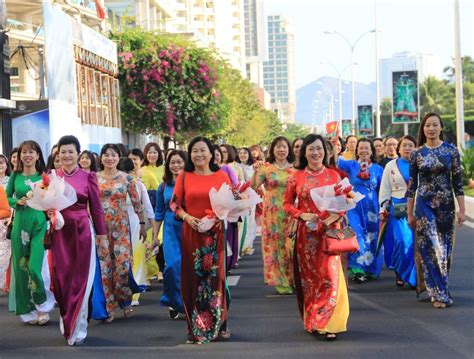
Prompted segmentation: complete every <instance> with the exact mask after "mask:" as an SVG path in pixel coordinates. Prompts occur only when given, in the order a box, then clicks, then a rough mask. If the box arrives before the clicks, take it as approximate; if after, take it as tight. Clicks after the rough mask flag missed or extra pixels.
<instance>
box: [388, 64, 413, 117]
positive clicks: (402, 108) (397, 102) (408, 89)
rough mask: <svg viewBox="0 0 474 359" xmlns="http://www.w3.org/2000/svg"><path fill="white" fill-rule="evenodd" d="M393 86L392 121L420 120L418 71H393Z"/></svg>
mask: <svg viewBox="0 0 474 359" xmlns="http://www.w3.org/2000/svg"><path fill="white" fill-rule="evenodd" d="M392 86H393V87H392V89H393V96H392V98H393V103H392V123H415V122H420V114H419V111H418V104H419V102H420V101H419V89H418V72H417V71H398V72H393V73H392Z"/></svg>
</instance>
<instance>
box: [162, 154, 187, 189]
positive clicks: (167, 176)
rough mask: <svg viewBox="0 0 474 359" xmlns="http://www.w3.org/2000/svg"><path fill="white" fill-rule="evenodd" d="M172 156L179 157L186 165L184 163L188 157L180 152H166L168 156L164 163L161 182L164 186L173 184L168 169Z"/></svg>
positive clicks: (171, 175)
mask: <svg viewBox="0 0 474 359" xmlns="http://www.w3.org/2000/svg"><path fill="white" fill-rule="evenodd" d="M174 155H178V156H179V157H181V159H182V160H183V161H184V163H186V161H187V160H188V156H187V154H186V152H184V151H181V150H169V151H168V154H167V156H166V161H165V173H164V174H163V182H164V183H166V184H171V183H173V174H172V173H171V169H170V161H171V157H173V156H174Z"/></svg>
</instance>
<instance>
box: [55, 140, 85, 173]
mask: <svg viewBox="0 0 474 359" xmlns="http://www.w3.org/2000/svg"><path fill="white" fill-rule="evenodd" d="M78 157H79V153H77V149H76V146H74V145H73V144H72V143H71V144H69V145H62V146H61V148H60V149H59V154H58V155H56V158H55V159H54V168H55V169H58V167H57V164H56V162H57V161H58V162H59V167H61V165H62V166H64V167H66V168H72V167H76V166H77V159H78ZM89 167H90V164H89Z"/></svg>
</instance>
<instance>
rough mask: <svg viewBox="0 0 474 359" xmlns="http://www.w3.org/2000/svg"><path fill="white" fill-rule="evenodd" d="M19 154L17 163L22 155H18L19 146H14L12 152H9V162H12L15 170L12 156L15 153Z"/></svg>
mask: <svg viewBox="0 0 474 359" xmlns="http://www.w3.org/2000/svg"><path fill="white" fill-rule="evenodd" d="M15 153H16V154H17V163H18V161H19V160H20V157H19V156H18V147H13V148H12V150H11V151H10V153H9V154H8V163H9V164H10V167H11V169H12V171H13V163H12V157H13V155H14V154H15Z"/></svg>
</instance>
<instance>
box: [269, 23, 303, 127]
mask: <svg viewBox="0 0 474 359" xmlns="http://www.w3.org/2000/svg"><path fill="white" fill-rule="evenodd" d="M267 21H268V61H265V62H264V63H263V83H264V87H265V90H267V91H268V92H269V93H270V95H271V97H272V100H271V101H272V110H273V111H275V112H276V113H278V114H279V117H280V119H281V120H282V122H283V123H294V122H295V113H296V89H295V71H294V68H295V64H294V34H293V32H292V29H291V24H290V23H289V21H288V20H287V19H285V18H284V17H283V16H281V15H270V16H268V17H267Z"/></svg>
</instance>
